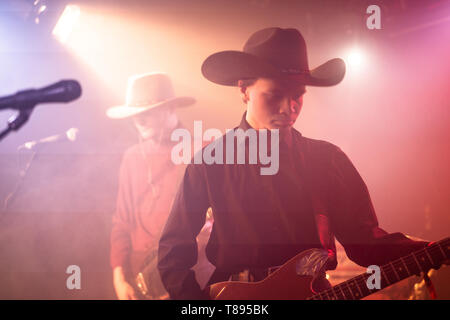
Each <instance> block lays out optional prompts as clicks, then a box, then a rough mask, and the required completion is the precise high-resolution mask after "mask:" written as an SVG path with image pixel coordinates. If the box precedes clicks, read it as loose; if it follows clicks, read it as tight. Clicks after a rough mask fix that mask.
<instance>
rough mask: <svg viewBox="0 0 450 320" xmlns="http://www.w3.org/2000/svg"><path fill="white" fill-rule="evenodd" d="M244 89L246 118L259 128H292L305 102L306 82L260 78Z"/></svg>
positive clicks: (242, 93) (242, 92)
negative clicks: (304, 83)
mask: <svg viewBox="0 0 450 320" xmlns="http://www.w3.org/2000/svg"><path fill="white" fill-rule="evenodd" d="M241 84H242V82H241V81H240V82H239V86H240V90H241V91H240V92H241V95H242V98H243V100H244V102H245V103H246V104H247V118H246V120H247V121H248V122H249V124H250V125H251V126H252V127H253V128H255V129H280V130H284V129H290V128H292V126H293V125H294V123H295V121H296V120H297V117H298V115H299V114H300V110H301V109H302V105H303V94H304V93H305V92H306V90H305V85H303V84H301V83H300V82H298V81H296V80H295V79H292V78H287V77H286V78H258V79H257V80H256V82H255V83H254V84H252V85H251V86H248V87H242V86H241Z"/></svg>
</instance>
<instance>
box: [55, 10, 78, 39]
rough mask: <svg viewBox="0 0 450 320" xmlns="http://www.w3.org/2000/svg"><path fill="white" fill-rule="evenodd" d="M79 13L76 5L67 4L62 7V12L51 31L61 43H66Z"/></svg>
mask: <svg viewBox="0 0 450 320" xmlns="http://www.w3.org/2000/svg"><path fill="white" fill-rule="evenodd" d="M80 14H81V10H80V7H78V6H76V5H67V6H66V7H65V8H64V11H63V13H62V14H61V17H60V18H59V20H58V22H57V23H56V25H55V28H54V29H53V32H52V34H53V35H54V36H55V37H56V38H57V39H58V40H59V41H60V42H61V43H66V42H67V40H68V39H69V36H70V33H71V32H72V30H73V28H74V26H75V25H76V23H77V22H78V20H79V17H80Z"/></svg>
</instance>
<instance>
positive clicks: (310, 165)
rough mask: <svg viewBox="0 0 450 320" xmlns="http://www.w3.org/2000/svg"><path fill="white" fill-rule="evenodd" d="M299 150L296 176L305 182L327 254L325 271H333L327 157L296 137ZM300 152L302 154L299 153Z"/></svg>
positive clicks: (333, 245)
mask: <svg viewBox="0 0 450 320" xmlns="http://www.w3.org/2000/svg"><path fill="white" fill-rule="evenodd" d="M297 139H298V140H299V144H300V148H295V150H294V152H295V153H296V154H295V159H296V160H298V161H294V163H295V166H296V170H297V172H298V176H299V177H300V178H303V179H304V181H305V184H304V185H305V187H304V190H305V191H306V192H307V195H308V198H309V199H310V201H311V205H312V210H313V215H314V220H315V222H316V228H317V233H318V236H319V239H320V243H321V245H322V247H323V248H324V249H325V250H326V251H327V252H328V261H327V263H326V265H325V270H334V269H336V267H337V257H336V243H335V237H334V234H333V232H332V228H331V223H330V218H329V215H328V212H329V210H328V209H327V207H328V201H327V194H326V190H327V188H326V182H327V178H326V176H325V173H326V172H327V168H326V165H327V164H326V162H325V161H326V159H327V156H326V155H325V154H324V155H321V154H320V151H319V150H313V149H312V148H311V147H310V146H308V144H307V143H306V142H307V141H306V139H305V138H303V137H301V136H300V135H299V136H298V137H297ZM300 150H302V151H303V152H300ZM305 155H307V156H305Z"/></svg>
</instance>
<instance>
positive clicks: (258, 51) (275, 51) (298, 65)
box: [243, 28, 309, 73]
mask: <svg viewBox="0 0 450 320" xmlns="http://www.w3.org/2000/svg"><path fill="white" fill-rule="evenodd" d="M243 51H244V52H246V53H249V54H252V55H254V56H257V57H258V58H260V59H263V60H265V61H267V62H269V63H270V64H271V65H273V66H274V67H276V68H277V69H279V70H281V71H282V72H284V73H309V67H308V58H307V53H306V42H305V39H304V38H303V36H302V35H301V33H300V32H299V31H298V30H297V29H291V28H289V29H282V28H266V29H262V30H259V31H257V32H255V33H254V34H252V35H251V36H250V38H249V39H248V40H247V42H246V43H245V45H244V48H243Z"/></svg>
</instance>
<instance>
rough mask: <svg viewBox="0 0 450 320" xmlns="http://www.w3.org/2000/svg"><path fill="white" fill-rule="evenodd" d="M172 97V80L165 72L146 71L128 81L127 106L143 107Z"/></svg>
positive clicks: (173, 93)
mask: <svg viewBox="0 0 450 320" xmlns="http://www.w3.org/2000/svg"><path fill="white" fill-rule="evenodd" d="M174 97H175V92H174V89H173V86H172V81H171V80H170V78H169V76H168V75H167V74H165V73H147V74H143V75H138V76H134V77H132V78H130V80H129V81H128V89H127V96H126V105H127V106H133V107H145V106H148V105H151V104H155V103H158V102H162V101H165V100H168V99H173V98H174Z"/></svg>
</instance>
